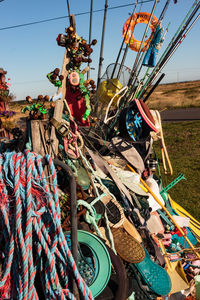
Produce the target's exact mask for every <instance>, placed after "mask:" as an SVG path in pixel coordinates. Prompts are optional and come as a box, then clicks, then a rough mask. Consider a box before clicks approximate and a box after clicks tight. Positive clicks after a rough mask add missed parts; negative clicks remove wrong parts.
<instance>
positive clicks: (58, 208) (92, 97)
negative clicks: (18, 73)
mask: <svg viewBox="0 0 200 300" xmlns="http://www.w3.org/2000/svg"><path fill="white" fill-rule="evenodd" d="M141 14H142V13H141ZM150 16H151V14H149V13H146V15H145V14H144V13H143V15H139V19H138V22H139V21H141V22H144V23H147V21H146V19H145V18H147V19H149V18H150ZM140 18H143V19H142V20H140ZM152 22H154V23H155V22H158V20H157V19H156V20H154V19H153V21H152ZM129 23H130V21H127V22H126V25H127V24H129ZM156 24H157V23H156ZM127 26H128V25H127ZM152 27H153V29H152V28H151V29H152V33H155V24H153V25H152ZM159 28H160V27H159ZM156 29H157V27H156ZM124 30H126V27H125V29H124ZM151 41H152V39H151ZM153 41H154V43H155V39H154V40H153ZM125 42H126V43H127V41H125ZM132 42H133V45H135V44H134V41H132ZM57 43H58V45H59V46H61V47H64V50H65V55H64V60H63V66H62V70H60V69H59V68H55V69H54V70H53V71H51V72H49V73H48V74H47V80H49V83H50V84H53V85H54V86H55V87H56V89H57V92H56V93H55V95H54V96H48V95H45V96H43V95H39V96H38V98H37V99H32V97H31V96H27V97H26V101H27V104H26V105H24V106H23V108H22V112H23V113H24V114H25V118H22V119H21V120H23V119H25V120H26V123H25V126H24V125H23V126H22V125H19V124H22V123H18V121H17V118H16V115H15V112H14V111H10V110H9V107H8V101H9V84H8V83H7V82H6V73H7V72H6V71H5V70H4V69H2V68H1V69H0V110H1V111H0V114H1V125H0V126H1V129H0V132H1V140H0V147H1V152H0V153H1V154H0V214H1V217H0V275H1V280H0V299H2V300H3V299H23V300H25V299H27V300H28V299H97V300H126V299H129V300H148V299H149V300H150V299H155V300H161V299H162V300H167V299H168V300H182V299H185V300H195V299H196V300H198V299H200V275H199V271H200V251H199V250H200V248H199V242H200V223H199V222H198V221H197V220H195V219H194V218H193V217H192V216H191V215H190V214H189V213H188V212H186V211H185V210H184V209H183V208H182V207H181V206H180V205H179V204H178V203H176V202H175V201H174V200H173V199H172V198H171V196H170V194H169V193H168V192H169V190H170V189H171V188H173V186H174V185H175V184H177V183H178V182H179V181H181V180H182V179H184V175H183V174H180V175H179V176H178V177H177V178H176V179H175V180H173V181H170V184H168V185H166V186H165V185H164V183H163V178H164V177H166V176H170V175H172V173H173V169H172V165H171V162H170V159H169V155H168V153H167V148H166V145H165V141H164V136H163V130H162V122H161V116H160V113H159V111H157V110H151V109H149V107H148V105H147V104H146V99H145V98H144V97H142V96H141V97H136V95H139V93H138V92H137V93H135V94H134V93H133V90H132V89H131V88H130V87H131V85H130V82H131V81H130V80H129V83H128V84H127V83H126V84H125V82H122V80H120V78H122V77H123V78H125V77H126V78H128V77H129V79H130V76H132V77H131V78H132V79H134V76H133V74H132V73H131V71H130V68H127V67H125V66H124V65H123V66H122V65H120V64H111V65H110V66H109V67H108V68H107V70H106V73H105V74H104V75H103V76H102V77H101V80H99V82H98V87H97V86H96V84H95V81H94V80H93V79H91V78H87V79H86V78H85V77H86V75H87V74H88V72H89V67H88V66H86V67H85V68H82V65H83V64H84V63H88V64H90V63H91V62H92V59H91V58H90V56H91V54H92V52H93V48H94V47H95V44H96V43H97V40H95V39H94V40H92V41H91V42H90V43H87V42H86V40H85V39H83V38H82V37H80V36H78V34H77V33H76V30H75V21H74V17H73V15H71V17H70V26H69V27H68V28H66V30H65V34H59V35H58V37H57ZM148 43H150V41H148V42H147V44H148ZM131 45H132V44H131V42H130V45H129V46H131ZM133 45H132V46H133ZM145 47H146V46H145ZM138 49H139V48H138ZM138 49H135V51H139V50H138ZM149 49H151V50H152V48H149ZM138 53H139V52H138ZM147 53H148V52H147ZM148 55H150V54H149V53H148ZM154 58H155V57H154ZM146 61H147V58H145V60H144V62H145V63H146ZM116 73H118V75H119V74H120V76H115V74H116ZM121 75H123V76H121ZM125 75H126V76H125ZM132 82H133V80H132ZM134 95H135V96H134ZM155 141H159V142H160V153H159V155H160V157H161V158H160V159H158V158H157V155H156V153H155V150H154V148H153V146H154V142H155Z"/></svg>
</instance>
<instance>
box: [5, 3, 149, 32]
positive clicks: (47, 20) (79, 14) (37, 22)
mask: <svg viewBox="0 0 200 300" xmlns="http://www.w3.org/2000/svg"><path fill="white" fill-rule="evenodd" d="M0 2H1V0H0ZM149 2H153V0H146V1H140V2H138V4H139V3H149ZM133 5H134V3H131V4H123V5H118V6H113V7H108V10H112V9H118V8H122V7H129V6H133ZM101 11H104V8H101V9H96V10H94V11H93V13H97V12H101ZM88 14H90V11H87V12H80V13H76V14H74V16H83V15H88ZM68 17H69V15H68V16H62V17H56V18H51V19H45V20H40V21H35V22H30V23H23V24H18V25H13V26H8V27H2V28H0V30H8V29H14V28H19V27H25V26H30V25H36V24H41V23H46V22H51V21H56V20H61V19H66V18H68Z"/></svg>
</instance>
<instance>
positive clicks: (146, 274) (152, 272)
mask: <svg viewBox="0 0 200 300" xmlns="http://www.w3.org/2000/svg"><path fill="white" fill-rule="evenodd" d="M144 250H145V258H144V260H143V261H142V262H140V263H137V264H134V265H135V266H136V268H137V269H138V271H139V272H140V274H141V275H142V278H143V279H144V281H145V282H146V283H147V285H148V287H149V288H150V289H151V290H152V291H153V292H154V293H156V294H158V295H161V296H165V295H167V294H169V292H170V291H171V286H172V284H171V279H170V277H169V275H168V273H167V272H166V271H165V269H164V268H162V267H161V266H159V265H157V264H156V263H155V262H153V261H152V260H151V258H150V255H149V253H148V251H147V250H146V249H145V248H144Z"/></svg>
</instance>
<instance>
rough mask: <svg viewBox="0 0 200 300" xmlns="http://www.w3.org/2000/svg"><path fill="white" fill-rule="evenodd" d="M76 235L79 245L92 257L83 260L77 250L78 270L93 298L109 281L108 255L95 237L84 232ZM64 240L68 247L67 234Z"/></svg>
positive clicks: (81, 231) (109, 260) (109, 263)
mask: <svg viewBox="0 0 200 300" xmlns="http://www.w3.org/2000/svg"><path fill="white" fill-rule="evenodd" d="M77 235H78V243H79V245H80V246H81V245H85V246H86V247H88V248H89V250H90V251H91V253H92V256H93V259H91V258H90V257H84V259H83V253H82V252H80V250H79V255H78V269H79V272H80V274H81V276H82V277H83V279H84V280H85V281H86V282H87V284H88V287H89V289H90V291H91V293H92V296H93V297H94V298H95V297H97V296H98V295H99V294H101V292H102V291H103V290H104V289H105V287H106V286H107V284H108V281H109V279H110V275H111V259H110V255H109V253H108V250H107V249H106V247H105V245H104V244H103V242H102V241H101V240H100V239H99V238H98V237H97V236H96V235H94V234H91V233H89V232H87V231H84V230H78V231H77ZM66 239H67V241H68V245H69V247H70V246H71V245H70V242H71V241H70V240H69V239H70V235H69V233H66ZM80 246H79V249H80ZM89 265H90V266H89ZM85 270H86V272H85ZM91 276H92V277H93V278H91Z"/></svg>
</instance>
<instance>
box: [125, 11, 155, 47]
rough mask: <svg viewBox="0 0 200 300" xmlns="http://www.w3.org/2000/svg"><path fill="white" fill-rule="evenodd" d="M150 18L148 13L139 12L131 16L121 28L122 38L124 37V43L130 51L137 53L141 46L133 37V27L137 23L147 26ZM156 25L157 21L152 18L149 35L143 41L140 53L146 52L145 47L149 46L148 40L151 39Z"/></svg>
mask: <svg viewBox="0 0 200 300" xmlns="http://www.w3.org/2000/svg"><path fill="white" fill-rule="evenodd" d="M150 16H151V14H150V13H148V12H139V13H135V14H134V15H133V16H131V17H130V18H128V20H127V21H126V22H125V24H124V27H123V38H124V37H125V35H126V38H125V43H126V44H129V48H130V49H131V50H133V51H136V52H138V51H139V49H140V46H141V41H138V40H136V38H135V37H134V35H133V30H134V27H135V26H136V24H138V23H145V24H148V22H149V19H150ZM157 23H158V19H157V18H156V17H155V16H153V18H152V21H151V24H150V28H151V35H150V37H149V38H148V39H147V40H146V41H144V45H143V47H142V50H141V51H142V52H144V51H146V50H147V49H146V47H147V46H149V44H150V40H151V39H152V37H153V35H152V34H153V33H154V32H155V30H156V26H157ZM129 24H130V25H129Z"/></svg>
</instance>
